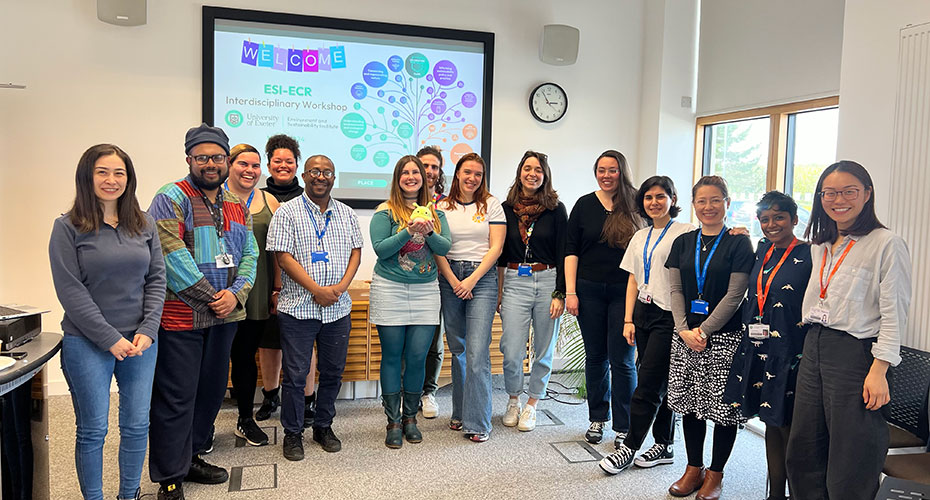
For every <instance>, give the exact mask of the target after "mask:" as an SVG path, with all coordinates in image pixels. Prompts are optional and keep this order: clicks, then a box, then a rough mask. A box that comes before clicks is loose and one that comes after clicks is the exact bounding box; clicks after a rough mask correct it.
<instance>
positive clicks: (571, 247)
mask: <svg viewBox="0 0 930 500" xmlns="http://www.w3.org/2000/svg"><path fill="white" fill-rule="evenodd" d="M594 177H595V178H596V179H597V185H598V188H599V189H598V190H597V191H595V192H593V193H590V194H586V195H584V196H582V197H581V198H579V199H578V201H577V202H575V206H574V207H572V213H571V216H570V217H569V219H568V236H567V241H566V245H565V309H566V310H567V311H568V312H569V313H570V314H572V315H575V316H577V317H578V325H579V326H580V327H581V336H582V340H583V341H584V351H585V383H586V386H587V390H588V420H589V421H590V422H591V424H590V426H589V427H588V431H587V432H585V439H586V440H587V441H588V442H589V443H600V442H601V439H603V437H604V427H605V426H606V424H607V422H608V421H610V420H613V426H612V427H613V430H614V432H616V436H615V438H614V444H615V445H618V444H620V443H622V442H623V439H624V438H625V437H626V433H627V432H628V431H629V429H630V400H631V399H632V397H633V389H634V388H635V387H636V368H635V366H634V363H633V354H634V351H633V347H632V346H630V345H629V344H627V343H626V341H624V340H623V336H622V335H619V333H620V332H622V331H623V318H624V310H625V304H626V286H627V281H628V279H629V273H628V272H627V271H624V270H623V269H621V268H620V262H621V261H622V260H623V255H624V252H625V251H626V247H627V245H628V244H629V242H630V238H632V237H633V233H635V232H636V231H637V230H638V229H639V228H640V227H642V217H640V215H639V210H637V208H636V204H635V203H636V202H635V199H636V188H635V187H633V183H632V181H631V178H632V174H631V173H630V167H629V166H628V165H627V161H626V157H625V156H623V154H621V153H620V152H619V151H614V150H612V149H611V150H607V151H604V152H603V153H601V155H600V156H598V157H597V160H596V161H595V162H594ZM611 410H612V411H613V419H611Z"/></svg>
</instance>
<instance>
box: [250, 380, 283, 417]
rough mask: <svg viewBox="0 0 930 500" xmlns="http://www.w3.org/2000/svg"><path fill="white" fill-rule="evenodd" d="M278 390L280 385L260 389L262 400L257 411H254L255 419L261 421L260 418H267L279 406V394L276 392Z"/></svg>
mask: <svg viewBox="0 0 930 500" xmlns="http://www.w3.org/2000/svg"><path fill="white" fill-rule="evenodd" d="M280 390H281V388H280V387H278V388H277V389H273V390H271V391H266V390H265V389H262V394H263V395H264V399H263V400H262V405H261V406H260V407H259V408H258V411H256V412H255V420H258V421H259V422H261V421H262V420H268V419H269V418H271V414H272V413H274V412H275V410H277V409H278V407H279V406H281V396H280V395H279V394H278V393H279V392H280Z"/></svg>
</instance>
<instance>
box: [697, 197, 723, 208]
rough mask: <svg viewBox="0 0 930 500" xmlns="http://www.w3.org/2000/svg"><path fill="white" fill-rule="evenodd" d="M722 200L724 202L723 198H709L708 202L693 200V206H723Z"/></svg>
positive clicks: (702, 199)
mask: <svg viewBox="0 0 930 500" xmlns="http://www.w3.org/2000/svg"><path fill="white" fill-rule="evenodd" d="M724 200H725V199H724V198H711V199H709V200H706V199H704V198H701V199H699V200H694V206H696V207H698V208H704V207H706V206H708V205H714V206H718V205H723V202H724Z"/></svg>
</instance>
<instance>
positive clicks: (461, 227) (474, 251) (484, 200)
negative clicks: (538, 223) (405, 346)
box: [436, 153, 507, 443]
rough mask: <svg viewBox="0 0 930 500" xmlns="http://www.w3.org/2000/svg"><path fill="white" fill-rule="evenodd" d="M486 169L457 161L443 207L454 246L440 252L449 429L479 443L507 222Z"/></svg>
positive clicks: (484, 431)
mask: <svg viewBox="0 0 930 500" xmlns="http://www.w3.org/2000/svg"><path fill="white" fill-rule="evenodd" d="M486 173H487V169H486V166H485V163H484V160H483V159H482V158H481V157H480V156H478V154H477V153H469V154H466V155H464V156H462V158H461V159H459V161H458V163H456V165H455V174H454V176H453V179H452V187H451V189H450V190H449V196H447V197H446V198H445V199H444V200H442V201H441V202H440V203H439V208H441V209H442V210H444V211H445V214H446V221H447V222H448V223H449V230H450V234H451V236H452V248H451V249H450V250H449V253H448V254H446V256H445V257H440V256H438V255H437V256H436V264H437V265H438V266H439V272H440V276H439V292H440V296H441V298H442V316H443V322H444V323H445V325H446V341H447V342H448V343H449V351H450V352H451V353H452V420H451V421H450V422H449V428H450V429H452V430H455V431H459V430H464V432H465V437H467V438H469V439H470V440H472V441H474V442H476V443H481V442H484V441H487V440H488V437H489V436H490V433H491V357H490V351H489V349H490V345H491V322H492V321H493V320H494V310H495V309H496V308H497V273H496V272H494V271H493V270H494V266H495V265H496V264H497V258H498V257H500V254H501V250H502V249H503V246H504V236H505V234H506V231H507V222H506V220H505V218H504V210H503V208H502V207H501V203H500V201H498V199H497V198H495V197H493V196H491V194H490V193H489V192H488V187H487V180H486Z"/></svg>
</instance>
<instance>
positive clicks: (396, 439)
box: [381, 392, 404, 448]
mask: <svg viewBox="0 0 930 500" xmlns="http://www.w3.org/2000/svg"><path fill="white" fill-rule="evenodd" d="M381 402H382V404H383V405H384V414H385V415H387V421H388V424H387V435H386V436H385V437H384V445H385V446H387V447H388V448H400V447H401V446H402V445H403V444H404V436H403V432H402V431H401V429H402V428H403V426H402V425H401V423H400V393H399V392H395V393H394V394H382V395H381Z"/></svg>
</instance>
